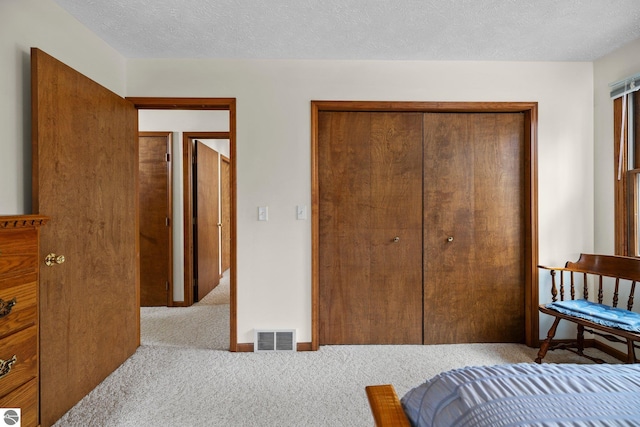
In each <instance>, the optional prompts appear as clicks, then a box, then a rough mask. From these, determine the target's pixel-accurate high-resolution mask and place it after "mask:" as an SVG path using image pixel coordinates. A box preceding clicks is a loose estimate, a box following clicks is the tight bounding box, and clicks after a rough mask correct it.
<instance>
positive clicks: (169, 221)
mask: <svg viewBox="0 0 640 427" xmlns="http://www.w3.org/2000/svg"><path fill="white" fill-rule="evenodd" d="M164 224H165V225H166V226H167V227H169V226H171V219H169V217H165V219H164Z"/></svg>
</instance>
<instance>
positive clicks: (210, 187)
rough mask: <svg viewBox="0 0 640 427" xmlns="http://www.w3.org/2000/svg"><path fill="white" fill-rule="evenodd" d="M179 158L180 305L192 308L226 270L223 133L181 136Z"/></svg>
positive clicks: (225, 144) (227, 219) (227, 208)
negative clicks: (182, 223)
mask: <svg viewBox="0 0 640 427" xmlns="http://www.w3.org/2000/svg"><path fill="white" fill-rule="evenodd" d="M182 152H183V169H182V170H183V182H184V183H185V188H184V218H185V237H184V239H185V240H184V248H185V277H184V280H185V301H186V302H190V303H194V302H196V301H199V300H200V299H202V297H204V295H206V294H207V293H208V292H210V291H211V290H212V289H213V288H215V287H216V286H217V285H218V283H219V281H220V279H221V278H222V276H223V275H224V274H229V273H228V271H229V270H230V253H231V245H230V243H231V238H230V219H231V209H230V207H231V202H230V194H231V192H230V158H229V156H226V155H224V154H229V132H184V133H183V135H182ZM203 266H204V267H203Z"/></svg>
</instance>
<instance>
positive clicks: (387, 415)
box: [365, 384, 411, 427]
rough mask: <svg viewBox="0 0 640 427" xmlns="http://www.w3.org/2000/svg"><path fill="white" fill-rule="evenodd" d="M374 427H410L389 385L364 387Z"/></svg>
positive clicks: (394, 391)
mask: <svg viewBox="0 0 640 427" xmlns="http://www.w3.org/2000/svg"><path fill="white" fill-rule="evenodd" d="M365 390H366V391H367V398H368V399H369V406H371V412H372V413H373V419H374V420H375V423H376V427H405V426H406V427H411V424H410V423H409V418H407V415H406V414H405V413H404V410H403V409H402V404H401V403H400V399H399V398H398V395H397V394H396V390H395V389H394V388H393V386H392V385H391V384H384V385H370V386H367V387H365Z"/></svg>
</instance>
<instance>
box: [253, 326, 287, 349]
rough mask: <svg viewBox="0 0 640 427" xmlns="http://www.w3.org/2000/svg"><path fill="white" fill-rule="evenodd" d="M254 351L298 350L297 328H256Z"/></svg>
mask: <svg viewBox="0 0 640 427" xmlns="http://www.w3.org/2000/svg"><path fill="white" fill-rule="evenodd" d="M253 351H255V352H261V351H296V331H295V329H278V330H271V331H267V330H256V331H255V340H254V342H253Z"/></svg>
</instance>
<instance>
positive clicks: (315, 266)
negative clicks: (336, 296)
mask: <svg viewBox="0 0 640 427" xmlns="http://www.w3.org/2000/svg"><path fill="white" fill-rule="evenodd" d="M320 111H353V112H358V111H360V112H361V111H390V112H409V111H414V112H436V113H444V112H447V113H450V112H457V113H483V112H492V113H497V112H509V113H513V112H521V113H523V114H524V121H525V132H524V134H525V141H524V143H525V152H524V156H525V159H524V163H525V166H524V168H525V189H524V193H525V194H524V196H525V208H524V209H525V224H524V227H525V248H524V251H525V264H526V265H525V301H524V304H525V343H526V344H527V345H528V346H531V347H536V346H538V345H539V327H540V325H539V314H538V308H537V307H538V300H539V290H538V267H537V265H538V214H537V212H538V188H537V187H538V157H537V152H538V149H537V145H538V131H537V130H538V103H537V102H387V101H311V348H312V350H318V348H319V347H320V345H319V337H320V329H319V328H320V322H319V305H320V299H319V297H320V290H319V281H320V264H319V259H318V257H319V251H320V247H319V236H320V220H319V212H320V198H319V170H318V167H319V165H318V132H319V127H318V113H319V112H320Z"/></svg>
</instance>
